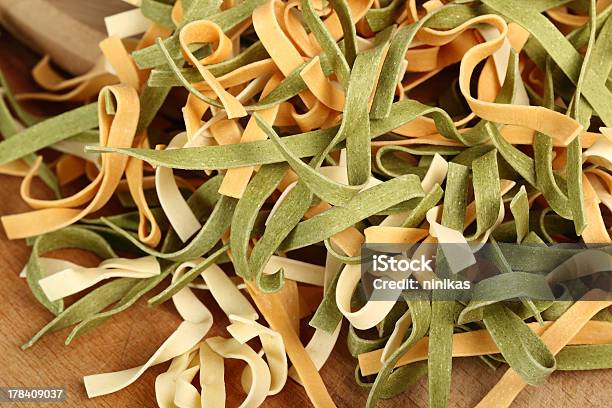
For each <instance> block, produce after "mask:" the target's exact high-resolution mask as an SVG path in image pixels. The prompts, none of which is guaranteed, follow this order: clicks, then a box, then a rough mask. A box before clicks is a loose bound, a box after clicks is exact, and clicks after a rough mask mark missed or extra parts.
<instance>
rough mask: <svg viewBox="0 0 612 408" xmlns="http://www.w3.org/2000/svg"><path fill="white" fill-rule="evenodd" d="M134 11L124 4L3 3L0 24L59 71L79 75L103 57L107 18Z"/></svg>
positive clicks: (106, 0) (88, 0)
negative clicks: (59, 68) (100, 47)
mask: <svg viewBox="0 0 612 408" xmlns="http://www.w3.org/2000/svg"><path fill="white" fill-rule="evenodd" d="M130 8H133V7H132V6H130V5H129V4H128V3H126V2H123V1H121V0H0V24H2V25H3V26H4V28H5V29H7V30H10V31H11V33H12V34H13V35H14V36H16V37H17V38H19V39H21V40H22V42H23V43H25V44H28V46H29V47H31V48H33V49H35V50H37V51H38V52H40V53H41V54H49V55H51V59H52V60H53V62H54V63H55V64H57V65H58V66H59V67H61V68H64V69H65V70H66V71H68V72H70V73H72V74H75V75H78V74H82V73H84V72H86V71H87V70H89V68H91V67H92V66H93V65H94V63H95V62H96V61H97V59H98V58H99V57H100V50H99V48H98V43H99V42H100V41H102V40H103V39H104V38H105V37H106V29H105V26H104V17H105V16H108V15H112V14H115V13H119V12H121V11H125V10H128V9H130Z"/></svg>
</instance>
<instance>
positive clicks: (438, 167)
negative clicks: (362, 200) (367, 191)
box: [380, 153, 448, 227]
mask: <svg viewBox="0 0 612 408" xmlns="http://www.w3.org/2000/svg"><path fill="white" fill-rule="evenodd" d="M447 171H448V162H447V161H446V160H444V158H443V157H442V156H440V155H439V154H437V153H436V154H435V155H434V158H433V160H432V161H431V164H430V165H429V169H427V173H426V174H425V177H423V180H422V181H421V187H422V188H423V191H424V192H425V193H429V192H430V191H431V190H432V189H433V188H434V186H435V185H436V184H438V185H442V183H443V182H444V179H445V178H446V173H447ZM408 215H410V210H408V211H403V212H400V213H397V214H392V215H389V216H387V217H386V218H385V219H384V220H382V222H381V223H380V225H381V226H385V227H399V226H401V225H402V224H403V222H404V220H405V219H406V217H408Z"/></svg>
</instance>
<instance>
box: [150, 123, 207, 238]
mask: <svg viewBox="0 0 612 408" xmlns="http://www.w3.org/2000/svg"><path fill="white" fill-rule="evenodd" d="M186 144H187V133H185V132H182V133H179V134H178V135H176V136H174V138H172V140H171V141H170V144H168V147H167V148H168V149H176V148H179V147H183V146H185V145H186ZM155 190H156V191H157V197H158V198H159V203H160V205H161V207H162V209H163V210H164V213H165V214H166V217H167V218H168V221H170V225H172V228H173V229H174V231H176V234H177V235H178V237H179V238H180V239H181V241H183V242H185V241H187V240H188V239H189V238H190V237H191V236H192V235H193V234H195V233H196V232H197V231H199V230H200V228H202V224H200V222H199V221H198V219H197V217H196V216H195V215H194V214H193V211H192V210H191V208H189V204H187V201H186V200H185V198H184V197H183V195H182V194H181V192H180V190H179V187H178V185H177V184H176V180H175V179H174V172H173V171H172V169H171V168H168V167H161V166H158V167H157V168H156V169H155Z"/></svg>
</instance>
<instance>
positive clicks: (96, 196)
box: [1, 85, 140, 239]
mask: <svg viewBox="0 0 612 408" xmlns="http://www.w3.org/2000/svg"><path fill="white" fill-rule="evenodd" d="M105 90H108V91H109V92H110V93H112V94H113V96H114V97H115V101H116V103H117V109H116V113H115V115H110V114H108V113H107V112H106V101H105V98H106V97H107V92H105ZM139 114H140V101H139V99H138V94H137V93H136V91H135V90H134V88H132V87H130V86H128V85H111V86H108V87H105V88H103V89H102V92H100V95H99V96H98V121H99V127H100V145H101V146H108V147H132V143H133V141H134V135H135V133H136V126H137V124H138V117H139ZM101 157H102V165H101V168H100V171H99V173H98V175H97V176H96V178H95V179H94V180H93V181H92V182H91V183H90V184H89V185H88V186H87V187H86V188H85V189H83V190H81V192H79V193H77V194H75V195H74V196H71V197H67V198H63V199H60V200H50V201H47V200H32V201H30V202H29V204H30V205H32V206H33V207H34V208H40V209H39V210H37V211H31V212H27V213H23V214H17V215H8V216H4V217H2V219H1V221H2V225H3V227H4V230H5V231H6V235H7V236H8V238H9V239H18V238H26V237H33V236H36V235H41V234H44V233H47V232H51V231H55V230H58V229H60V228H63V227H66V226H68V225H70V224H73V223H75V222H76V221H78V220H80V219H81V218H83V217H85V216H86V215H88V214H91V213H93V212H95V211H97V210H99V209H100V208H102V207H103V206H104V205H105V204H106V203H107V202H108V200H109V199H110V198H111V196H112V195H113V193H114V192H115V190H116V188H117V186H118V185H119V182H120V181H121V176H122V175H123V171H124V170H125V166H126V164H127V157H126V156H124V155H121V154H117V153H103V154H102V155H101ZM41 162H42V158H39V159H38V160H37V161H36V163H35V164H34V166H33V167H32V168H31V169H30V172H29V173H28V175H27V176H26V177H25V178H24V181H23V184H22V192H23V190H24V185H25V187H27V188H28V190H29V185H30V183H31V180H32V178H33V177H34V174H36V172H37V171H38V168H39V167H40V164H41ZM88 200H91V201H89V203H88V204H87V206H86V207H85V208H82V209H79V208H74V207H78V206H80V205H83V204H85V202H87V201H88Z"/></svg>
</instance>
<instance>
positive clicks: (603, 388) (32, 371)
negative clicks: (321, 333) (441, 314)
mask: <svg viewBox="0 0 612 408" xmlns="http://www.w3.org/2000/svg"><path fill="white" fill-rule="evenodd" d="M0 38H1V39H0V41H1V43H0V70H1V71H2V72H3V73H4V74H5V75H6V76H7V78H8V80H9V83H10V84H11V86H12V88H13V89H15V91H17V92H28V91H32V90H34V89H35V87H34V85H33V83H32V81H31V79H30V78H29V70H30V69H31V68H32V67H33V65H34V64H35V62H36V61H37V60H38V56H37V55H35V54H34V53H32V52H31V51H29V50H28V49H26V48H25V47H24V46H23V45H21V44H19V43H18V42H17V41H16V40H15V39H14V38H12V37H11V36H10V35H5V34H4V33H3V34H2V37H0ZM28 107H29V108H30V109H31V110H35V111H36V112H37V113H44V112H45V111H47V112H48V108H45V107H44V106H43V107H41V105H29V106H28ZM19 182H20V180H19V179H18V178H16V177H10V176H3V175H0V191H2V199H0V215H5V214H14V213H19V212H23V211H27V210H29V208H28V207H27V205H25V203H23V201H22V200H21V199H20V197H19ZM33 191H34V193H35V194H38V195H40V196H41V197H46V196H45V188H44V187H43V186H42V185H41V184H40V183H38V180H35V185H34V189H33ZM56 255H58V256H71V257H73V258H72V260H74V261H78V262H87V261H89V262H91V261H92V259H83V257H82V254H81V253H79V254H78V255H79V257H78V258H74V257H75V256H76V255H77V254H75V253H70V252H69V253H56ZM29 256H30V248H29V247H27V246H26V245H25V243H24V241H23V240H18V241H9V240H7V239H6V236H5V234H4V232H3V231H2V232H0V265H2V268H1V270H0V274H1V275H0V276H1V281H0V386H48V387H57V386H64V387H66V389H67V396H68V399H67V401H66V402H65V403H63V404H61V405H59V404H58V405H57V406H58V407H60V406H61V407H69V408H73V407H74V408H81V407H108V408H143V407H146V408H148V407H155V406H156V403H155V391H154V384H155V377H156V375H158V374H159V373H161V372H163V371H165V370H166V369H167V367H168V363H166V364H161V365H159V366H156V367H153V368H151V369H149V370H148V371H147V372H145V374H144V375H143V376H142V377H141V378H140V379H139V380H137V381H136V382H135V383H134V384H132V385H130V386H129V387H127V388H125V389H124V390H121V391H119V392H117V393H114V394H111V395H106V396H102V397H98V398H95V399H93V400H89V399H87V396H86V394H85V389H84V387H83V383H82V377H83V376H84V375H88V374H95V373H101V372H108V371H115V370H122V369H126V368H131V367H135V366H138V365H141V364H143V363H144V362H145V361H146V360H147V359H148V358H149V356H151V354H153V353H154V352H155V350H156V349H157V347H159V345H160V344H161V343H162V342H163V341H164V339H165V338H166V337H167V336H168V335H170V333H172V331H173V330H174V329H175V328H176V327H177V326H178V324H179V323H180V318H179V316H178V313H177V312H176V310H175V309H174V307H173V306H172V304H171V302H167V303H165V304H163V305H162V306H160V307H157V308H149V307H147V305H146V299H143V300H141V301H140V302H138V303H137V304H136V305H134V306H133V307H131V308H130V309H128V310H127V311H125V312H123V313H121V314H120V315H118V316H115V317H113V318H112V319H111V320H110V321H108V322H106V323H105V324H104V325H103V326H101V327H99V328H96V329H95V330H93V331H91V332H89V333H87V334H85V335H84V336H83V337H81V338H79V339H77V340H76V341H75V342H74V343H73V344H71V345H70V346H68V347H66V346H64V340H65V338H66V336H67V334H68V333H69V331H70V329H64V330H60V331H59V332H56V333H53V334H50V335H48V336H45V337H44V338H42V339H41V340H40V341H39V342H38V343H37V344H35V345H34V346H33V347H32V348H30V349H28V350H26V351H22V350H21V349H20V348H19V346H20V345H21V344H23V343H24V342H26V341H27V340H28V339H29V338H30V337H31V336H32V335H33V334H34V333H36V332H37V331H38V330H39V329H40V328H41V327H43V326H44V325H45V324H46V323H47V322H48V321H49V320H51V318H52V316H51V314H50V313H49V312H48V311H46V309H44V308H43V307H42V306H41V305H40V304H38V303H37V301H36V300H35V299H34V297H33V296H32V294H31V293H30V290H29V288H28V286H27V284H26V282H25V281H24V280H23V279H21V278H19V277H18V275H19V272H20V271H21V269H22V268H23V265H24V264H25V263H26V262H27V259H28V257H29ZM167 283H168V282H166V283H165V284H167ZM165 284H162V285H161V286H165ZM202 299H203V301H204V302H205V303H206V305H208V306H209V307H210V308H211V310H212V312H213V315H214V318H215V324H214V326H213V328H212V330H211V335H213V336H214V335H225V336H228V334H227V332H226V331H225V329H224V327H225V326H226V325H227V323H228V322H227V320H226V317H225V316H224V315H223V313H222V312H221V310H220V309H219V308H218V307H216V305H215V304H214V301H213V300H212V298H210V297H208V296H206V295H205V294H203V295H202ZM304 323H305V322H304ZM343 339H346V327H345V328H344V331H343V333H342V334H341V336H340V340H339V342H338V344H337V346H336V348H335V350H334V352H333V353H332V355H331V357H330V359H329V361H328V362H327V363H326V365H325V366H324V367H323V369H322V370H321V374H322V377H323V380H324V381H325V383H326V385H327V387H328V389H329V392H330V393H331V395H332V398H333V399H334V401H335V402H336V404H337V405H338V407H339V408H358V407H362V406H364V404H365V401H366V397H367V392H366V391H364V390H362V389H360V388H359V387H358V386H357V385H356V384H355V381H354V379H353V374H354V370H355V364H356V360H355V359H354V358H352V357H351V356H350V355H349V353H348V351H347V348H346V343H345V340H343ZM242 367H243V365H241V364H240V363H237V362H235V361H230V362H228V363H227V364H226V379H227V386H226V389H227V397H228V406H229V407H236V406H238V405H239V404H240V402H241V401H242V399H243V398H244V397H245V394H244V393H243V391H242V388H241V386H240V374H241V372H242ZM503 372H504V369H503V368H502V369H499V370H497V371H495V372H493V371H491V370H490V369H488V368H487V367H485V366H484V365H483V364H481V363H480V361H479V360H478V359H477V358H459V359H455V360H454V362H453V380H452V394H451V403H450V406H451V407H457V408H468V407H473V406H474V405H475V404H476V403H477V402H478V401H479V400H480V398H482V397H483V396H484V395H485V394H486V393H487V391H488V390H489V389H490V388H491V387H492V386H493V385H494V384H495V383H496V381H497V380H498V379H499V378H500V377H501V375H502V374H503ZM610 401H612V370H601V371H590V372H589V371H587V372H558V373H554V374H553V375H552V376H551V377H550V378H549V379H548V381H547V382H546V384H544V385H542V386H540V387H537V388H536V387H528V388H527V389H526V390H525V391H523V392H522V393H521V394H520V395H519V397H518V398H517V400H516V401H515V403H514V405H513V406H514V407H555V408H564V407H567V408H570V407H571V408H575V407H584V408H587V407H601V408H604V407H605V408H607V407H609V406H610ZM38 406H40V405H34V404H17V403H15V404H10V405H7V407H19V408H21V407H23V408H36V407H38ZM45 406H47V405H45ZM48 406H51V405H48ZM53 406H55V405H53ZM308 406H310V403H309V402H308V398H307V396H306V394H305V392H304V391H303V389H302V388H301V387H300V386H299V385H297V384H296V383H294V382H293V381H291V380H289V381H288V382H287V385H286V386H285V388H284V389H283V390H282V392H281V393H280V394H278V395H276V396H272V397H270V398H268V399H267V400H266V402H265V403H264V407H268V408H270V407H271V408H286V407H308ZM379 406H380V407H383V408H384V407H388V408H391V407H397V408H400V407H426V406H427V381H426V379H423V380H422V381H421V382H420V383H419V384H417V385H416V386H414V387H412V388H411V389H410V390H409V391H407V392H405V393H404V394H402V395H400V396H398V397H396V398H394V399H392V400H388V401H383V402H381V403H380V404H379Z"/></svg>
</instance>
